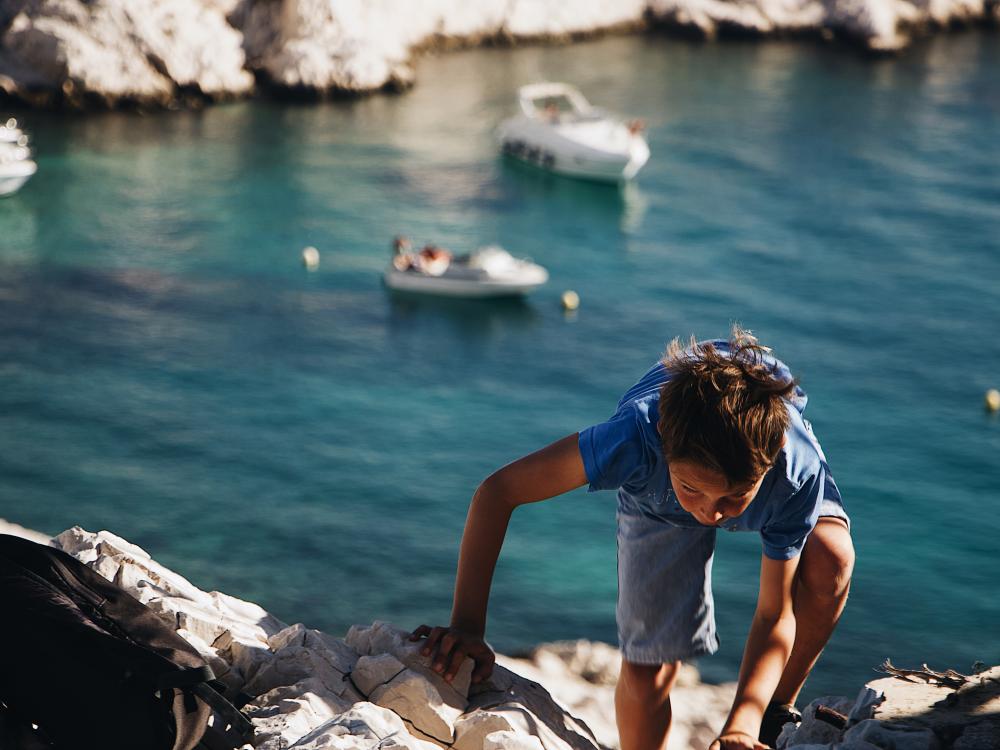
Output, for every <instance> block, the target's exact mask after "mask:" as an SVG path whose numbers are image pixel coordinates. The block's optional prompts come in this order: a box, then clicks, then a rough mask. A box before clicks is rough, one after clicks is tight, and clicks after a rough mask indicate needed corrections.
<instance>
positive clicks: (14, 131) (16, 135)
mask: <svg viewBox="0 0 1000 750" xmlns="http://www.w3.org/2000/svg"><path fill="white" fill-rule="evenodd" d="M0 143H14V144H17V145H18V146H27V145H28V136H27V135H25V133H24V131H23V130H21V128H19V127H18V126H17V120H15V119H14V118H13V117H10V118H8V119H7V122H5V123H4V124H3V125H0Z"/></svg>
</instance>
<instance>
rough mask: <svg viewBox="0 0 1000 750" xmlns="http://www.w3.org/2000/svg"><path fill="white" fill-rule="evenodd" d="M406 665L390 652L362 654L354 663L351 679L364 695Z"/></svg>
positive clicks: (388, 679)
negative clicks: (372, 654)
mask: <svg viewBox="0 0 1000 750" xmlns="http://www.w3.org/2000/svg"><path fill="white" fill-rule="evenodd" d="M404 669H406V665H405V664H403V662H401V661H400V660H399V659H397V658H396V657H395V656H393V655H392V654H379V655H378V656H362V657H360V658H359V659H358V661H357V663H356V664H355V665H354V671H353V672H352V673H351V680H352V681H353V682H354V685H355V686H356V687H357V689H358V690H360V691H361V692H362V693H363V694H364V695H371V693H372V692H373V691H374V690H375V688H377V687H379V686H380V685H384V684H386V683H387V682H389V681H390V680H392V679H393V678H394V677H396V676H397V675H399V674H400V673H401V672H402V671H403V670H404Z"/></svg>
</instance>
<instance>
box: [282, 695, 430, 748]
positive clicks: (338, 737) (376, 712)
mask: <svg viewBox="0 0 1000 750" xmlns="http://www.w3.org/2000/svg"><path fill="white" fill-rule="evenodd" d="M373 747H377V748H380V750H387V749H388V748H400V749H401V750H404V749H405V750H438V746H437V745H433V744H431V743H428V742H424V741H423V740H420V739H417V738H415V737H413V736H412V735H410V734H409V732H408V731H407V727H406V725H405V723H404V722H403V720H402V719H400V718H399V717H398V716H397V715H396V714H394V713H393V712H392V711H389V710H388V709H385V708H381V707H379V706H376V705H374V704H372V703H368V702H364V701H362V702H360V703H355V704H354V705H353V706H351V708H350V709H349V710H347V711H345V712H344V713H342V714H340V715H338V716H336V717H334V718H332V719H330V720H329V721H327V722H325V723H323V724H321V725H320V726H318V727H317V728H316V729H314V730H313V731H312V732H310V733H308V734H306V735H305V736H304V737H302V738H301V739H299V740H298V741H297V742H296V743H295V744H293V745H292V746H291V748H290V750H320V748H324V749H325V748H331V749H332V750H371V748H373Z"/></svg>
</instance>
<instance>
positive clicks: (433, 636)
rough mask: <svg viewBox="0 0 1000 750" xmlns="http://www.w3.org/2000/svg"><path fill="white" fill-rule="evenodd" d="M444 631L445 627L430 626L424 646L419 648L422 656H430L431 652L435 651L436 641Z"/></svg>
mask: <svg viewBox="0 0 1000 750" xmlns="http://www.w3.org/2000/svg"><path fill="white" fill-rule="evenodd" d="M446 632H447V631H446V629H445V628H431V631H430V632H429V633H428V634H427V640H426V641H425V642H424V647H423V648H422V649H420V653H422V654H423V655H424V656H430V654H431V652H433V651H437V645H438V641H440V640H441V636H443V635H444V634H445V633H446Z"/></svg>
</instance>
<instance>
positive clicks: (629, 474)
mask: <svg viewBox="0 0 1000 750" xmlns="http://www.w3.org/2000/svg"><path fill="white" fill-rule="evenodd" d="M579 447H580V456H581V458H582V459H583V467H584V469H585V470H586V472H587V481H588V482H589V483H590V491H591V492H595V491H597V490H616V489H618V488H619V487H622V486H623V485H627V484H630V483H632V482H635V481H637V480H638V479H639V478H640V477H642V476H645V475H647V474H648V473H649V459H648V456H647V455H646V448H645V442H644V440H643V436H642V432H641V430H640V429H639V425H638V423H637V421H636V414H635V412H634V411H632V410H631V409H622V410H621V411H619V412H618V413H617V414H615V415H614V416H613V417H611V419H609V420H608V421H607V422H601V423H600V424H596V425H593V426H592V427H587V428H586V429H584V430H581V431H580V437H579Z"/></svg>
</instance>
